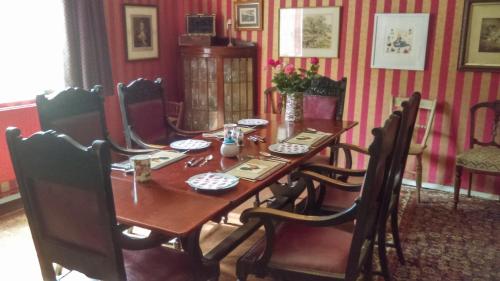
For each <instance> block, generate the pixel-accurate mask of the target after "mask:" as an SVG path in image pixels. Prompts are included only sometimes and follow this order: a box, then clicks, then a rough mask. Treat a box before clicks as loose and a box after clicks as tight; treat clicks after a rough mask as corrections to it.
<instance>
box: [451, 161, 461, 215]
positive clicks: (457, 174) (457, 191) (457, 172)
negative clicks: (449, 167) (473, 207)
mask: <svg viewBox="0 0 500 281" xmlns="http://www.w3.org/2000/svg"><path fill="white" fill-rule="evenodd" d="M461 176H462V167H461V166H456V165H455V192H454V194H453V201H454V209H455V210H456V209H457V206H458V197H459V195H460V177H461Z"/></svg>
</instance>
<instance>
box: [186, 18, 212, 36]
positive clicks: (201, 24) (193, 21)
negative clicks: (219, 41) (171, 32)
mask: <svg viewBox="0 0 500 281" xmlns="http://www.w3.org/2000/svg"><path fill="white" fill-rule="evenodd" d="M186 32H187V34H188V35H195V36H196V35H206V36H215V35H216V31H215V14H211V15H208V14H195V15H186Z"/></svg>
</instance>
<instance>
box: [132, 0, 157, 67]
mask: <svg viewBox="0 0 500 281" xmlns="http://www.w3.org/2000/svg"><path fill="white" fill-rule="evenodd" d="M124 19H125V41H126V42H125V43H126V45H127V60H143V59H156V58H158V57H159V54H158V53H159V52H158V7H157V6H146V5H140V6H139V5H124Z"/></svg>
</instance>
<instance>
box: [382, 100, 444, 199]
mask: <svg viewBox="0 0 500 281" xmlns="http://www.w3.org/2000/svg"><path fill="white" fill-rule="evenodd" d="M407 100H408V98H403V97H392V104H391V108H392V109H393V110H394V109H397V108H399V107H401V103H402V102H404V101H407ZM436 104H437V102H436V100H429V99H421V100H420V109H419V117H418V118H417V120H424V121H423V122H417V124H415V133H414V134H413V141H412V143H411V146H410V152H409V153H410V155H414V156H415V160H416V161H415V162H416V165H415V171H409V172H410V173H412V174H415V185H416V187H417V200H418V203H420V191H421V189H422V170H423V163H422V162H423V161H422V158H423V155H424V152H425V149H426V148H427V140H428V139H429V135H430V132H431V128H432V123H433V122H434V115H435V113H436Z"/></svg>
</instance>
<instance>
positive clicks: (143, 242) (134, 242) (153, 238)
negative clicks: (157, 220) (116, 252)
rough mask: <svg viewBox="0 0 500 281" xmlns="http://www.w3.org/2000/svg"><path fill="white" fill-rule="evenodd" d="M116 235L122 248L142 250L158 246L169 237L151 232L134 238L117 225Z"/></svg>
mask: <svg viewBox="0 0 500 281" xmlns="http://www.w3.org/2000/svg"><path fill="white" fill-rule="evenodd" d="M117 232H118V234H117V236H118V241H119V244H120V246H121V247H122V248H123V249H127V250H143V249H150V248H154V247H158V246H160V245H161V244H163V243H166V242H168V240H169V239H171V238H169V237H167V236H165V235H163V234H160V233H158V232H153V231H151V233H150V234H149V236H148V237H145V238H136V237H132V236H129V235H126V234H124V233H123V230H122V229H121V228H120V227H118V228H117Z"/></svg>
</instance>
